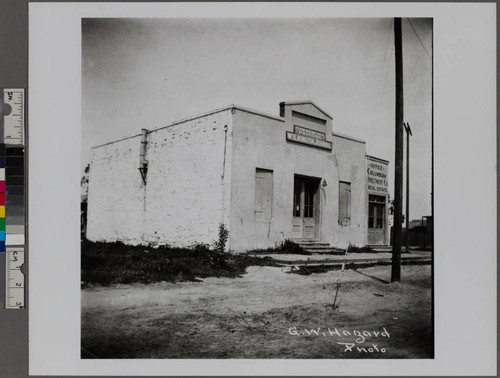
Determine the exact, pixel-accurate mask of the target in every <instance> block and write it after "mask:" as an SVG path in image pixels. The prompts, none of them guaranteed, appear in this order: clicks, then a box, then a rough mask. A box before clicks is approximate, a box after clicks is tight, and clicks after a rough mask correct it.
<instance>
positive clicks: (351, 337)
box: [81, 265, 433, 359]
mask: <svg viewBox="0 0 500 378" xmlns="http://www.w3.org/2000/svg"><path fill="white" fill-rule="evenodd" d="M339 272H340V271H338V270H333V271H329V272H326V273H318V274H311V275H307V276H304V275H298V274H292V273H289V272H288V271H287V269H286V268H277V267H249V268H248V271H247V274H245V275H244V276H243V277H241V278H235V279H231V278H207V279H204V280H203V281H200V282H179V283H167V282H161V283H156V284H149V285H145V284H134V285H123V286H115V287H111V288H109V287H108V288H103V287H99V288H87V289H83V290H82V340H81V346H82V358H193V359H194V358H296V359H302V358H432V357H433V336H432V316H431V311H432V309H431V303H432V300H431V287H432V278H431V267H430V265H419V266H403V267H402V272H401V277H402V281H401V282H399V283H393V284H390V283H389V281H390V275H391V267H390V266H377V267H371V268H366V269H359V270H357V271H354V270H346V271H344V273H343V276H342V286H341V287H340V290H339V293H338V298H337V303H339V302H340V304H339V307H338V308H337V309H335V310H334V309H333V307H332V304H333V301H334V297H335V291H336V286H337V281H338V277H339Z"/></svg>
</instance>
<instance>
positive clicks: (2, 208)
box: [0, 206, 5, 218]
mask: <svg viewBox="0 0 500 378" xmlns="http://www.w3.org/2000/svg"><path fill="white" fill-rule="evenodd" d="M0 218H5V206H0Z"/></svg>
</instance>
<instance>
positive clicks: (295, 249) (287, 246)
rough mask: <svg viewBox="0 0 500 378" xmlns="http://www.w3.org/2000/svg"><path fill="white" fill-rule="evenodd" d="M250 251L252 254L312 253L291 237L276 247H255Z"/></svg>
mask: <svg viewBox="0 0 500 378" xmlns="http://www.w3.org/2000/svg"><path fill="white" fill-rule="evenodd" d="M248 253H252V254H270V253H273V254H284V255H287V254H293V255H310V254H311V253H309V252H307V251H306V250H304V248H302V247H301V246H300V245H298V244H297V243H295V242H294V241H292V240H290V239H285V240H284V241H282V242H281V243H280V244H279V245H277V246H276V247H271V248H266V249H254V250H252V251H249V252H248Z"/></svg>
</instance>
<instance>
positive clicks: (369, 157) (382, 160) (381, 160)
mask: <svg viewBox="0 0 500 378" xmlns="http://www.w3.org/2000/svg"><path fill="white" fill-rule="evenodd" d="M366 157H367V158H368V159H373V160H377V161H379V162H381V163H386V164H389V163H390V161H389V160H385V159H381V158H378V157H376V156H372V155H366Z"/></svg>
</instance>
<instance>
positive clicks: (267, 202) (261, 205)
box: [254, 168, 273, 221]
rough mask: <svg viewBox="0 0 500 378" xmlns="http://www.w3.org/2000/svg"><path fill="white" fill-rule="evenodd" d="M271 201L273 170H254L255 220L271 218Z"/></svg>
mask: <svg viewBox="0 0 500 378" xmlns="http://www.w3.org/2000/svg"><path fill="white" fill-rule="evenodd" d="M272 202H273V171H269V170H266V169H260V168H257V169H256V170H255V210H254V214H255V220H265V221H268V220H270V219H271V210H272Z"/></svg>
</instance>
